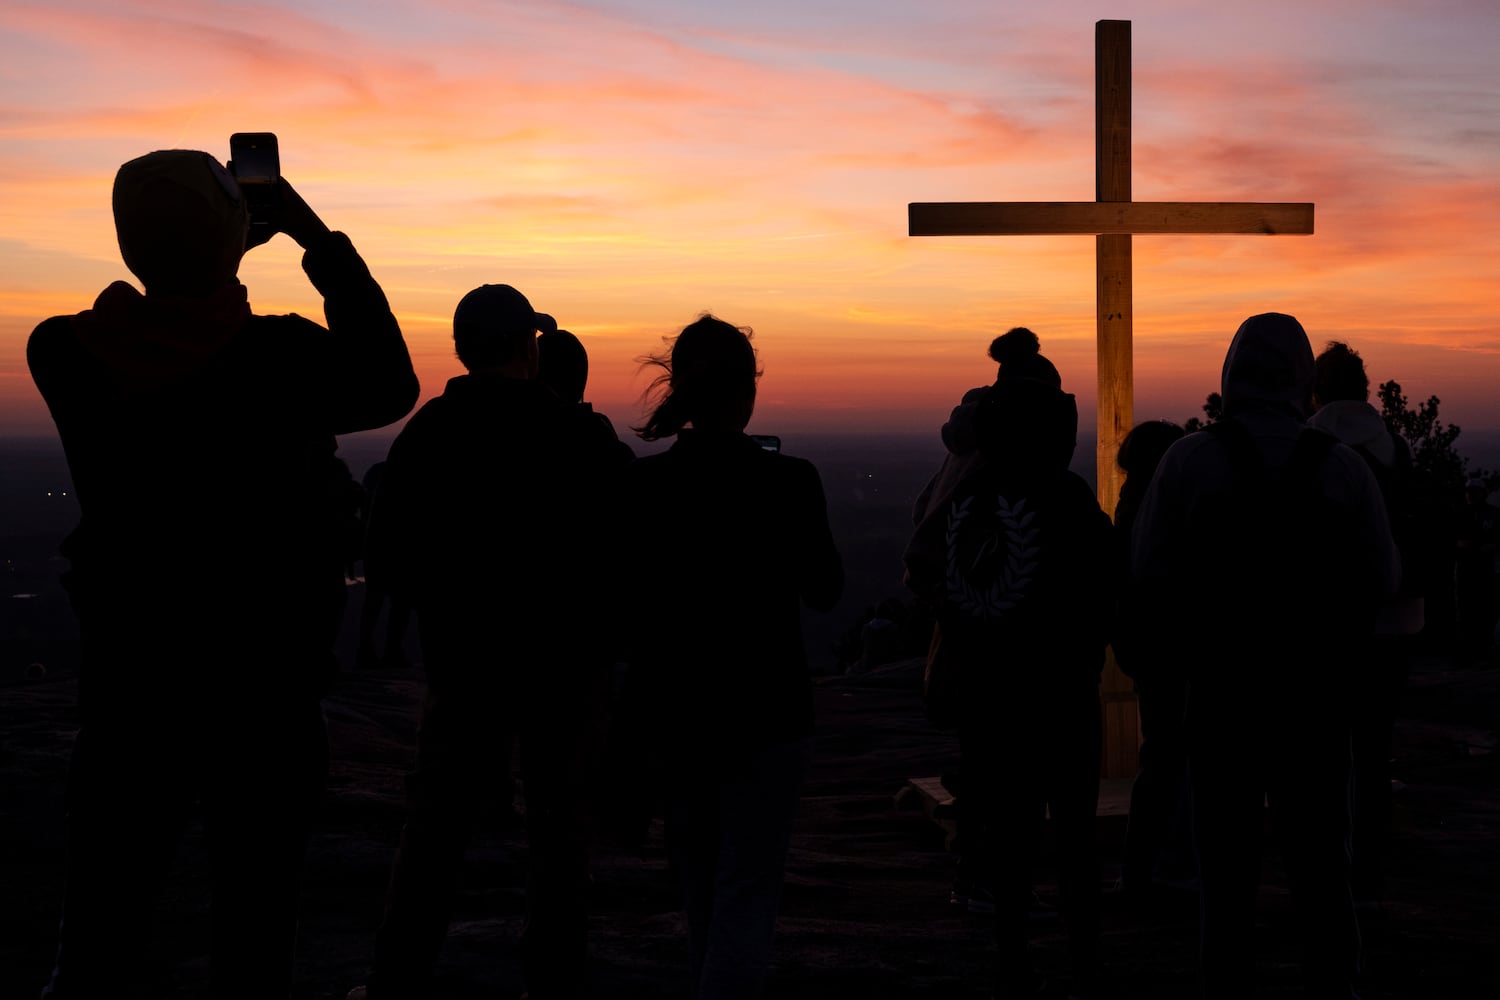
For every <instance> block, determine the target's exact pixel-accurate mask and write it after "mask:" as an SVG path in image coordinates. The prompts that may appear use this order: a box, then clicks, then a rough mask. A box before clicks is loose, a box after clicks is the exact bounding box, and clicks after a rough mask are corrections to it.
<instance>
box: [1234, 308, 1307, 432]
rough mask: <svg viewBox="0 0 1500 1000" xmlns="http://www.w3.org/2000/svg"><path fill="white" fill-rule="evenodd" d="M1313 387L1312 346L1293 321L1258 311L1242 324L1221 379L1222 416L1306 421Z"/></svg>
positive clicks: (1282, 315)
mask: <svg viewBox="0 0 1500 1000" xmlns="http://www.w3.org/2000/svg"><path fill="white" fill-rule="evenodd" d="M1312 389H1313V351H1312V344H1311V343H1310V342H1309V341H1308V339H1307V331H1306V330H1304V329H1302V324H1301V323H1299V322H1297V320H1296V318H1295V317H1293V316H1288V315H1286V314H1285V313H1261V314H1260V315H1258V316H1251V317H1250V318H1249V319H1247V320H1245V322H1243V323H1241V324H1240V328H1239V330H1237V331H1236V332H1235V335H1234V339H1233V340H1232V341H1230V343H1229V351H1228V353H1226V354H1225V356H1224V372H1223V375H1222V377H1221V379H1220V393H1221V394H1222V395H1223V398H1224V415H1225V416H1226V417H1230V416H1236V415H1238V414H1241V413H1246V412H1252V411H1259V412H1268V413H1278V414H1284V415H1287V416H1291V417H1293V418H1295V419H1297V420H1306V419H1307V418H1308V416H1309V415H1310V414H1311V413H1312Z"/></svg>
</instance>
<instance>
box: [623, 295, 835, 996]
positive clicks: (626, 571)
mask: <svg viewBox="0 0 1500 1000" xmlns="http://www.w3.org/2000/svg"><path fill="white" fill-rule="evenodd" d="M649 363H650V364H653V365H655V366H657V367H659V368H660V369H661V370H662V374H661V376H660V377H659V378H658V379H657V380H656V381H655V382H654V383H653V391H654V392H655V393H656V401H655V406H654V408H653V409H652V411H651V413H650V414H649V416H648V417H647V418H646V421H645V424H644V425H643V426H642V427H640V428H638V431H639V433H640V435H641V437H642V438H644V439H645V440H647V441H657V440H661V439H664V438H673V437H675V438H676V440H675V441H674V442H673V444H672V446H671V447H670V448H669V449H667V450H666V451H664V452H661V453H659V454H655V455H647V456H645V457H643V458H639V459H637V460H636V461H635V463H634V464H633V465H632V466H630V468H629V471H628V474H627V477H626V488H625V490H624V491H623V494H622V497H621V505H622V515H623V527H622V528H621V529H620V530H621V532H622V534H623V537H622V539H621V542H622V546H623V551H622V558H621V561H620V567H621V584H622V586H623V587H624V588H625V589H626V593H627V595H628V597H629V601H628V604H627V607H628V608H629V610H630V615H629V617H628V619H627V622H628V627H629V629H630V643H629V664H630V668H629V669H630V673H629V678H628V681H627V684H628V689H627V695H626V698H625V701H624V707H623V708H622V713H623V714H624V716H625V717H624V718H622V719H621V722H622V724H623V725H627V726H631V727H633V729H634V730H635V731H636V732H640V733H643V734H645V736H646V738H648V739H649V740H651V741H652V744H651V745H652V747H653V748H654V749H656V750H657V751H659V755H660V759H661V761H662V770H663V775H664V794H663V797H664V801H665V806H666V823H667V825H666V843H667V851H668V857H669V860H670V863H671V865H672V867H673V869H674V870H675V872H676V874H677V876H678V878H679V880H680V883H681V887H682V894H683V909H684V911H685V912H686V916H687V925H688V943H689V948H690V953H691V969H692V995H693V996H694V997H695V998H698V1000H721V998H728V997H756V996H759V995H760V994H761V992H762V989H763V986H764V982H765V979H766V975H767V970H768V963H769V959H770V952H771V940H772V931H773V928H774V925H775V921H776V911H777V906H778V901H779V899H780V895H781V886H782V879H783V871H784V867H785V861H786V853H787V845H788V841H789V838H790V834H791V827H792V819H793V816H794V814H795V812H796V808H797V802H798V798H799V794H800V789H801V785H802V780H803V776H804V774H805V772H806V769H807V765H808V759H809V754H810V751H811V745H812V731H813V688H812V678H811V675H810V672H809V668H808V661H807V655H806V652H805V650H804V649H803V644H802V632H801V611H800V607H801V606H802V605H806V606H807V607H809V608H812V609H815V610H818V611H827V610H829V609H830V608H832V607H833V605H834V604H835V603H836V602H837V600H838V598H839V595H840V593H841V591H842V588H843V580H844V577H843V567H842V562H841V560H840V557H839V553H838V551H837V549H836V548H835V546H834V542H833V536H832V533H831V531H830V529H829V525H828V515H827V510H826V503H825V500H824V495H823V486H822V482H821V480H820V479H819V476H818V472H817V470H816V469H815V468H814V467H813V466H812V465H811V463H809V462H807V461H806V460H804V459H800V458H793V457H790V456H788V455H784V454H781V453H778V452H770V451H767V450H765V449H763V448H761V447H760V445H759V444H757V443H756V442H755V441H754V440H753V439H752V438H751V437H749V436H748V435H747V434H746V433H745V427H746V425H747V424H748V423H749V421H750V416H751V413H752V412H753V410H754V407H755V390H756V382H757V380H758V378H759V375H760V373H759V371H758V370H757V369H756V355H755V350H754V348H753V347H752V346H751V345H750V341H749V334H748V331H742V330H740V329H739V328H736V327H734V326H731V325H730V324H728V323H726V322H724V321H723V320H721V319H718V318H716V317H714V316H711V315H707V314H705V315H703V316H701V317H700V318H699V319H698V320H696V321H695V322H693V323H691V324H689V325H688V326H687V327H686V328H685V329H684V330H683V331H682V333H681V334H680V335H679V336H677V337H676V338H675V340H673V341H672V342H671V346H670V348H669V349H668V350H667V351H666V352H665V353H663V354H660V355H656V356H654V357H652V358H650V359H649Z"/></svg>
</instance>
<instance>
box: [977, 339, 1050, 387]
mask: <svg viewBox="0 0 1500 1000" xmlns="http://www.w3.org/2000/svg"><path fill="white" fill-rule="evenodd" d="M1041 349H1042V345H1041V342H1040V341H1038V340H1037V336H1036V334H1034V333H1032V332H1031V331H1030V330H1028V329H1026V327H1024V326H1018V327H1015V328H1014V329H1011V330H1008V331H1007V332H1005V333H1002V334H1001V335H1000V336H998V337H996V338H995V339H994V340H992V341H990V352H989V353H990V357H991V358H993V359H994V360H995V361H996V362H997V363H998V364H999V366H1000V367H999V368H998V369H997V370H996V372H995V381H996V382H999V381H1000V380H1002V379H1011V378H1027V379H1034V380H1035V381H1038V382H1045V383H1046V384H1047V385H1050V386H1052V387H1053V388H1054V389H1061V388H1062V376H1061V375H1059V374H1058V372H1057V368H1056V366H1054V365H1053V364H1052V362H1050V361H1048V360H1047V359H1046V358H1044V357H1042V354H1041Z"/></svg>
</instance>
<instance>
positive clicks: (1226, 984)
mask: <svg viewBox="0 0 1500 1000" xmlns="http://www.w3.org/2000/svg"><path fill="white" fill-rule="evenodd" d="M1221 381H1222V395H1223V399H1224V419H1223V420H1221V421H1218V422H1217V423H1215V424H1213V425H1210V427H1209V428H1207V429H1206V430H1204V431H1200V432H1197V433H1193V434H1188V435H1186V436H1185V437H1183V438H1182V439H1181V440H1179V441H1178V442H1176V443H1175V444H1173V445H1172V446H1171V447H1170V448H1168V449H1167V452H1166V454H1165V455H1164V456H1163V457H1162V460H1161V464H1160V465H1159V466H1158V468H1157V472H1156V476H1155V478H1154V479H1153V480H1152V482H1151V486H1150V488H1149V489H1148V491H1147V493H1146V497H1145V500H1144V501H1143V503H1142V506H1141V510H1140V513H1139V515H1138V517H1137V520H1136V523H1135V527H1134V529H1133V534H1132V539H1131V552H1132V558H1131V571H1132V581H1131V586H1132V587H1133V588H1135V590H1136V591H1137V593H1136V595H1135V596H1136V598H1137V599H1138V607H1139V609H1140V611H1139V614H1140V615H1141V616H1143V619H1144V621H1143V622H1142V627H1151V624H1152V623H1154V627H1155V628H1156V629H1157V631H1158V633H1159V635H1160V636H1161V637H1162V641H1163V642H1164V643H1167V644H1170V645H1172V646H1175V655H1177V656H1179V657H1180V658H1181V662H1184V663H1186V664H1187V670H1188V695H1187V698H1188V707H1187V721H1186V729H1187V739H1188V760H1189V774H1190V783H1191V787H1192V794H1193V809H1194V839H1195V842H1196V850H1197V853H1198V861H1199V878H1200V882H1201V896H1200V979H1201V989H1202V995H1203V996H1204V997H1205V998H1213V1000H1236V998H1245V997H1249V996H1250V995H1251V992H1252V990H1253V988H1254V986H1253V983H1254V975H1253V971H1254V959H1255V954H1254V948H1253V942H1254V931H1255V896H1256V892H1255V890H1256V882H1257V877H1258V873H1259V866H1260V854H1261V844H1260V834H1261V829H1262V823H1263V818H1262V815H1261V812H1262V808H1263V805H1264V804H1265V803H1266V802H1269V804H1270V808H1271V810H1272V814H1273V819H1274V824H1275V828H1276V830H1277V832H1278V839H1279V841H1280V843H1281V849H1282V851H1281V853H1282V858H1283V862H1284V864H1285V867H1286V870H1287V874H1288V876H1289V879H1290V881H1291V884H1292V891H1293V896H1294V899H1295V901H1296V904H1297V909H1298V915H1299V921H1300V925H1301V937H1302V942H1303V949H1304V951H1303V962H1302V971H1303V975H1304V978H1305V979H1306V981H1307V983H1308V987H1309V995H1312V996H1317V997H1320V998H1332V997H1340V998H1354V997H1357V996H1358V993H1357V980H1358V976H1359V962H1360V937H1359V925H1358V921H1357V918H1356V916H1355V910H1354V903H1353V899H1352V897H1351V895H1350V889H1349V857H1348V853H1347V850H1346V846H1345V845H1346V838H1347V836H1348V825H1349V812H1348V805H1347V802H1348V780H1349V771H1348V768H1349V738H1350V737H1349V726H1350V723H1349V716H1350V712H1351V704H1350V701H1351V696H1350V688H1351V684H1352V678H1353V675H1354V673H1355V671H1356V669H1357V668H1359V667H1360V666H1361V664H1359V663H1358V662H1356V661H1357V655H1358V652H1359V651H1360V650H1362V649H1363V648H1364V644H1365V643H1367V642H1368V639H1369V635H1370V633H1371V632H1372V630H1373V620H1374V617H1375V613H1376V610H1377V609H1378V608H1379V607H1380V606H1381V604H1382V603H1383V602H1385V601H1387V600H1389V599H1390V597H1391V596H1392V595H1393V594H1394V593H1395V591H1396V587H1397V583H1398V580H1399V573H1400V558H1399V555H1398V554H1397V550H1396V546H1395V543H1394V540H1393V538H1392V534H1391V527H1390V523H1389V520H1388V517H1387V514H1386V510H1385V504H1384V501H1383V500H1382V498H1381V493H1380V486H1379V484H1378V483H1377V482H1376V479H1375V476H1374V474H1373V473H1372V472H1371V471H1370V468H1369V466H1368V465H1366V463H1365V461H1364V459H1362V458H1361V457H1360V456H1359V454H1358V453H1357V452H1355V451H1354V449H1352V448H1349V447H1348V446H1347V445H1343V444H1340V443H1338V442H1337V441H1336V440H1334V439H1332V438H1331V437H1330V436H1328V435H1326V434H1324V433H1323V432H1321V431H1318V430H1315V429H1312V428H1308V427H1307V426H1306V423H1305V422H1306V419H1307V417H1308V416H1309V415H1310V414H1311V412H1312V393H1313V352H1312V347H1311V345H1310V343H1309V342H1308V338H1307V333H1306V331H1304V330H1303V328H1302V325H1301V324H1300V323H1299V322H1297V320H1296V319H1295V318H1294V317H1292V316H1289V315H1286V314H1283V313H1262V314H1260V315H1256V316H1251V317H1250V318H1248V319H1247V320H1245V321H1244V323H1242V324H1241V325H1240V327H1239V329H1238V331H1237V332H1236V333H1235V335H1234V338H1233V340H1232V341H1231V342H1230V345H1229V350H1228V352H1227V353H1226V355H1225V359H1224V368H1223V375H1222V380H1221Z"/></svg>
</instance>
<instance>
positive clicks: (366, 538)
mask: <svg viewBox="0 0 1500 1000" xmlns="http://www.w3.org/2000/svg"><path fill="white" fill-rule="evenodd" d="M384 473H385V461H384V460H382V461H379V462H376V463H375V464H374V465H372V466H370V468H369V469H367V470H366V471H365V477H364V480H363V481H362V485H363V487H364V493H365V506H364V510H363V511H362V514H363V524H362V526H361V527H362V538H363V563H364V579H365V593H364V600H363V602H362V603H361V604H360V607H359V645H358V650H357V652H356V654H355V660H354V662H355V666H357V667H358V668H359V669H361V670H373V669H375V668H376V667H392V668H396V669H405V668H407V667H410V666H411V661H410V660H409V659H408V658H407V656H406V633H407V631H408V629H410V627H411V605H409V604H407V603H406V601H405V600H401V599H395V598H392V596H391V592H390V586H389V585H388V584H387V582H386V579H385V573H386V572H387V570H386V567H385V566H384V565H383V560H382V553H381V552H380V550H379V548H378V546H379V542H380V539H379V538H376V537H372V532H371V531H370V524H371V521H372V520H373V519H374V514H375V505H376V504H377V502H378V501H379V498H380V481H381V478H382V477H383V475H384ZM372 541H374V542H375V547H372V545H371V542H372ZM382 613H383V614H384V623H385V630H384V636H383V639H382V641H381V642H380V643H378V644H377V643H376V641H375V633H376V632H377V631H378V630H379V627H380V624H381V617H382Z"/></svg>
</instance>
